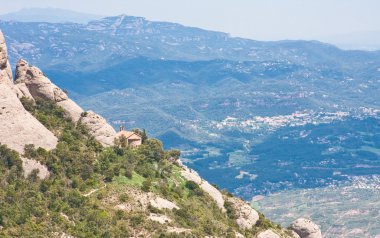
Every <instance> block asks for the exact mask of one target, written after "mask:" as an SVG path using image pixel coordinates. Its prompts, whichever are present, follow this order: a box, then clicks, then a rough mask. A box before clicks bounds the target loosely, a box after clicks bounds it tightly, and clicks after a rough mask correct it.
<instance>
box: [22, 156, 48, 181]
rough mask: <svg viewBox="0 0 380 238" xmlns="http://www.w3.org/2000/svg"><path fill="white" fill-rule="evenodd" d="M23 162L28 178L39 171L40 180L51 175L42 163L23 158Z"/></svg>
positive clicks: (25, 174)
mask: <svg viewBox="0 0 380 238" xmlns="http://www.w3.org/2000/svg"><path fill="white" fill-rule="evenodd" d="M21 160H22V167H23V169H24V176H25V177H28V176H29V175H30V174H31V173H32V172H33V171H34V170H37V171H38V174H37V176H38V177H39V178H40V179H46V178H47V177H48V176H49V175H50V173H49V170H48V168H47V167H46V166H45V165H42V164H41V163H40V162H38V161H36V160H33V159H27V158H21Z"/></svg>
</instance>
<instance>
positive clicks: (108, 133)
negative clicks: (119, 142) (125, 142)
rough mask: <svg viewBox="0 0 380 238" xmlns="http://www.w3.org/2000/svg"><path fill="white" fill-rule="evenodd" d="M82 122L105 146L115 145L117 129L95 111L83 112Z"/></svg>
mask: <svg viewBox="0 0 380 238" xmlns="http://www.w3.org/2000/svg"><path fill="white" fill-rule="evenodd" d="M80 122H81V123H83V124H84V125H86V126H87V127H88V128H89V129H90V133H91V135H93V136H94V137H95V139H97V140H98V141H99V142H100V143H102V145H103V146H110V145H113V143H114V139H115V136H116V131H115V129H113V127H112V126H111V125H109V124H108V123H107V121H106V119H104V118H103V117H102V116H100V115H98V114H96V113H95V112H93V111H88V112H85V113H83V114H82V117H81V119H80Z"/></svg>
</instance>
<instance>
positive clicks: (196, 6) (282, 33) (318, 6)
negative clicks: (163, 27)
mask: <svg viewBox="0 0 380 238" xmlns="http://www.w3.org/2000/svg"><path fill="white" fill-rule="evenodd" d="M0 3H1V8H0V14H4V13H8V12H13V11H17V10H19V9H21V8H30V7H54V8H63V9H70V10H75V11H80V12H86V13H93V14H99V15H120V14H127V15H134V16H142V17H145V18H147V19H149V20H160V21H170V22H177V23H181V24H184V25H187V26H195V27H201V28H204V29H209V30H217V31H223V32H227V33H230V34H231V35H232V36H239V37H245V38H250V39H256V40H266V41H271V40H285V39H304V40H322V41H326V42H332V43H334V42H335V43H336V44H341V45H342V47H343V45H344V44H346V45H347V46H346V47H347V48H350V47H353V48H371V47H374V48H377V47H378V49H380V13H379V12H380V0H106V1H105V0H12V1H9V0H0ZM350 44H353V45H352V46H349V45H350Z"/></svg>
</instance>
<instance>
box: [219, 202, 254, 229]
mask: <svg viewBox="0 0 380 238" xmlns="http://www.w3.org/2000/svg"><path fill="white" fill-rule="evenodd" d="M226 201H227V202H229V203H231V205H232V206H233V208H234V210H235V212H236V214H235V215H236V216H237V218H236V223H237V224H238V226H239V227H240V228H241V229H251V228H252V227H253V226H254V225H255V224H256V222H257V221H258V220H259V214H258V213H257V211H256V210H255V209H253V208H252V207H251V206H250V205H249V204H247V203H246V202H244V201H243V200H241V199H238V198H235V197H227V198H226Z"/></svg>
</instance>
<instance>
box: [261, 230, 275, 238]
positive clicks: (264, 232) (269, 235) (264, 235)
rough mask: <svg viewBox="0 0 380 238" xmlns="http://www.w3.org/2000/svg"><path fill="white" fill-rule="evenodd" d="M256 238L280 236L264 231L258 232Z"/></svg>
mask: <svg viewBox="0 0 380 238" xmlns="http://www.w3.org/2000/svg"><path fill="white" fill-rule="evenodd" d="M257 238H280V236H279V235H277V234H276V233H274V232H273V231H272V230H266V231H263V232H260V233H259V234H258V235H257Z"/></svg>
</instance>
